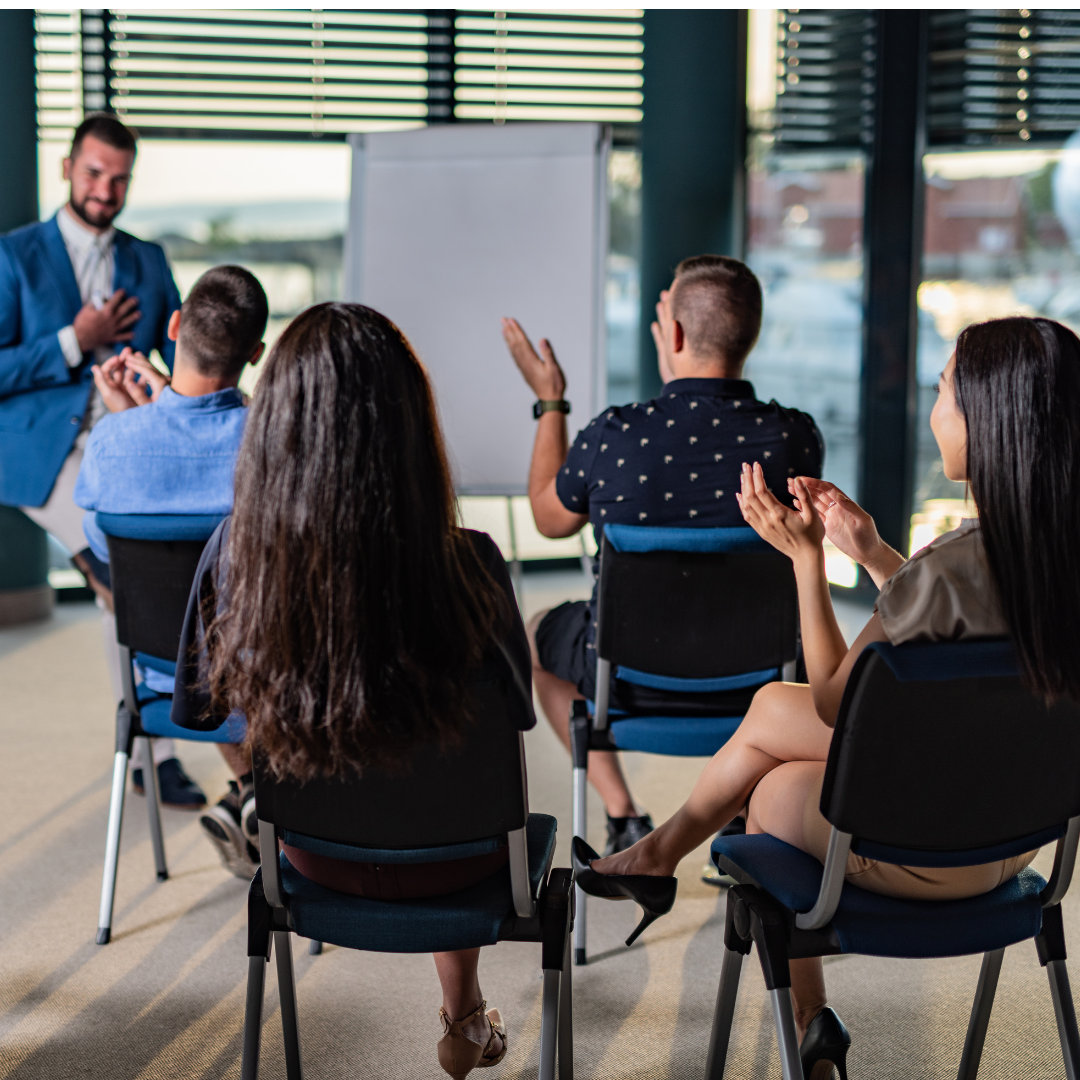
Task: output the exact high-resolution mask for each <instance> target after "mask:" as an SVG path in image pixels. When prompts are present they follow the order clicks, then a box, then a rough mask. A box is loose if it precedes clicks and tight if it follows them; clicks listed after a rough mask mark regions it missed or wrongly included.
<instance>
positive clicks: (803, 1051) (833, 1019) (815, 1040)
mask: <svg viewBox="0 0 1080 1080" xmlns="http://www.w3.org/2000/svg"><path fill="white" fill-rule="evenodd" d="M850 1047H851V1035H850V1034H849V1033H848V1029H847V1028H846V1027H844V1022H843V1021H842V1020H841V1019H840V1017H839V1016H837V1015H836V1013H835V1012H834V1011H833V1010H832V1009H830V1008H829V1007H828V1005H826V1006H825V1008H824V1009H822V1010H821V1012H819V1013H818V1014H817V1016H815V1017H814V1019H813V1020H811V1021H810V1026H809V1027H808V1028H807V1029H806V1035H805V1036H803V1041H802V1044H801V1045H800V1046H799V1057H800V1058H801V1059H802V1071H803V1076H804V1077H806V1080H829V1078H830V1077H831V1076H832V1071H833V1068H834V1067H835V1069H836V1071H837V1072H838V1073H839V1074H840V1080H847V1063H846V1059H847V1052H848V1050H849V1049H850Z"/></svg>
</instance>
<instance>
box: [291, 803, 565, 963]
mask: <svg viewBox="0 0 1080 1080" xmlns="http://www.w3.org/2000/svg"><path fill="white" fill-rule="evenodd" d="M555 828H556V822H555V819H554V818H553V817H550V816H549V815H547V814H530V815H529V821H528V825H527V828H526V841H527V846H528V854H529V883H530V887H531V891H532V895H533V896H534V897H535V896H536V895H537V893H538V891H539V889H540V883H541V881H543V879H544V876H545V874H546V873H547V869H548V867H549V866H550V865H551V859H552V856H553V855H554V852H555ZM432 872H433V873H437V872H438V871H437V867H436V868H433V871H432ZM281 883H282V888H283V889H284V892H285V898H286V906H287V907H288V909H289V915H290V918H291V922H292V926H293V928H294V929H295V930H296V932H297V933H298V934H301V935H303V936H304V937H308V938H313V939H314V940H316V941H323V942H328V943H329V944H331V945H342V946H345V947H346V948H350V949H367V950H370V951H372V952H437V951H438V952H445V951H448V950H450V949H470V948H474V947H476V946H480V945H493V944H494V943H495V942H496V941H498V940H499V936H500V931H501V929H502V927H503V925H504V924H505V923H506V921H507V920H508V919H512V918H513V917H514V905H513V901H512V900H511V896H510V870H509V868H507V867H504V868H503V869H502V870H499V871H498V872H497V873H495V874H492V875H491V877H489V878H485V879H484V880H483V881H480V882H477V883H476V884H475V885H470V886H469V887H468V888H466V889H461V890H460V891H458V892H455V893H449V894H448V895H446V896H434V897H425V898H423V899H420V900H368V899H365V898H364V897H360V896H351V895H349V894H347V893H340V892H335V891H334V890H333V889H327V888H324V887H323V886H322V885H317V884H316V883H315V882H313V881H311V880H310V879H309V878H306V877H304V876H303V875H302V874H300V873H299V872H298V871H297V870H295V869H294V868H293V866H292V864H291V863H290V862H289V861H288V859H286V858H285V856H284V854H282V855H281Z"/></svg>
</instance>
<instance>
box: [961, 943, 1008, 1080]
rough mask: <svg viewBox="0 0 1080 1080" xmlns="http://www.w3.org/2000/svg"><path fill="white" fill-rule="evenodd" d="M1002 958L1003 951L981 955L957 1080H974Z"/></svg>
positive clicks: (997, 950)
mask: <svg viewBox="0 0 1080 1080" xmlns="http://www.w3.org/2000/svg"><path fill="white" fill-rule="evenodd" d="M1004 956H1005V950H1004V949H995V950H994V951H993V952H988V953H984V954H983V961H982V970H981V971H980V972H979V985H978V986H977V987H976V989H975V1000H974V1001H973V1002H972V1004H971V1019H970V1020H969V1021H968V1029H967V1036H966V1037H965V1039H964V1053H963V1055H962V1056H961V1058H960V1071H959V1072H958V1073H957V1080H975V1077H976V1076H977V1075H978V1072H979V1061H980V1059H981V1058H982V1051H983V1043H984V1042H985V1041H986V1029H987V1027H988V1026H989V1024H990V1010H991V1009H992V1008H993V1007H994V992H995V991H996V990H997V984H998V976H999V975H1000V974H1001V961H1002V959H1003V958H1004Z"/></svg>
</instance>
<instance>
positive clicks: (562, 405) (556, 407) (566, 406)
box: [533, 398, 570, 420]
mask: <svg viewBox="0 0 1080 1080" xmlns="http://www.w3.org/2000/svg"><path fill="white" fill-rule="evenodd" d="M546 412H561V413H562V414H563V415H564V416H565V415H567V414H568V413H569V412H570V402H569V401H567V400H566V398H559V399H558V401H542V400H541V401H534V402H533V419H534V420H539V419H540V417H541V416H543V415H544V413H546Z"/></svg>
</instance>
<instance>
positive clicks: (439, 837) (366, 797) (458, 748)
mask: <svg viewBox="0 0 1080 1080" xmlns="http://www.w3.org/2000/svg"><path fill="white" fill-rule="evenodd" d="M470 687H471V691H472V692H471V706H470V710H469V711H470V720H469V721H468V723H467V725H466V727H465V729H464V731H463V733H462V735H461V738H460V741H458V742H456V743H453V744H451V745H449V746H446V747H440V746H437V745H434V744H426V745H419V746H416V747H415V748H414V749H413V750H411V751H410V754H409V760H408V761H407V762H405V763H403V764H402V766H401V767H400V768H389V769H377V768H369V769H366V770H364V772H363V774H362V775H359V776H355V777H352V778H350V779H346V780H312V781H309V782H307V783H304V784H300V783H297V782H295V781H292V780H277V779H275V778H274V777H273V775H272V774H271V773H270V772H269V771H268V770H267V769H266V767H265V762H264V761H263V760H260V757H259V754H258V748H257V747H256V750H255V790H256V799H257V804H258V812H259V818H260V819H261V820H263V821H268V822H272V823H273V824H274V825H275V826H277V827H278V828H281V829H288V830H292V831H295V832H299V833H304V834H306V835H307V836H314V837H318V838H320V839H324V840H332V841H335V842H337V843H342V844H354V845H358V846H361V847H368V848H423V847H435V846H439V845H443V844H455V843H462V842H466V841H471V840H480V839H483V838H486V837H491V836H498V835H500V834H505V833H508V832H512V831H513V830H515V829H521V828H523V827H524V825H525V822H526V819H527V817H528V798H527V794H526V785H525V761H524V755H523V751H522V741H521V734H520V730H521V728H522V727H523V726H524V724H525V723H526V722H527V718H528V713H526V711H525V710H526V709H527V708H530V707H531V705H530V703H527V702H525V700H524V698H523V694H522V692H521V690H520V688H519V687H518V686H517V685H516V684H515V683H514V682H513V680H512V679H511V678H510V677H509V674H506V675H505V677H504V676H503V675H502V674H501V673H497V672H493V671H488V672H486V673H485V676H484V677H481V678H478V679H476V680H474V681H472V682H471V683H470Z"/></svg>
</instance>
